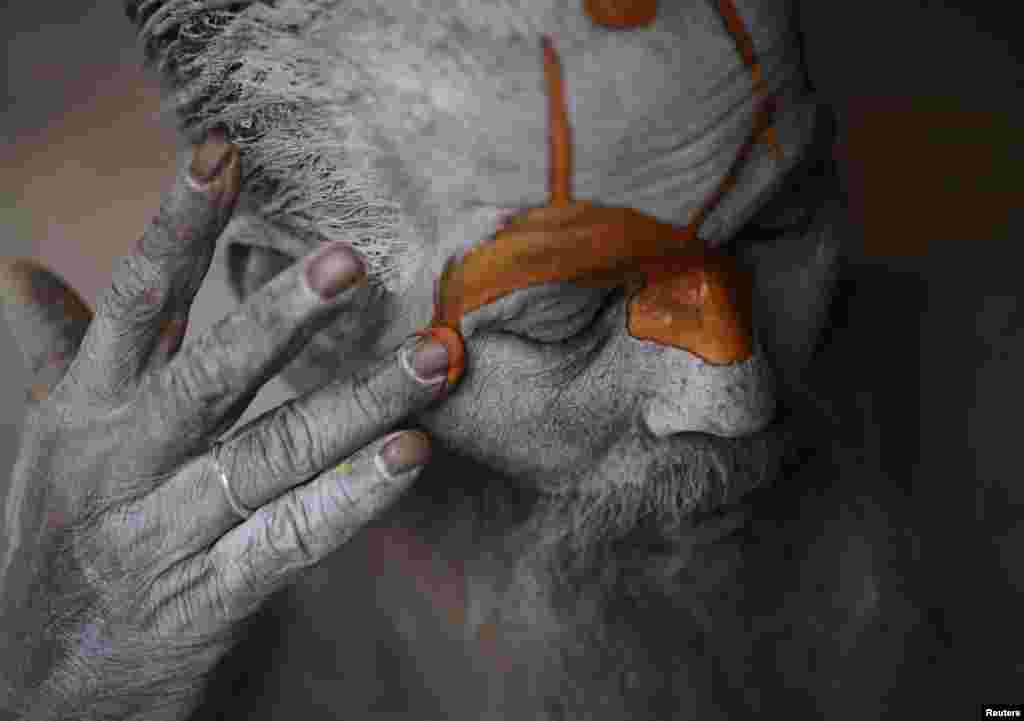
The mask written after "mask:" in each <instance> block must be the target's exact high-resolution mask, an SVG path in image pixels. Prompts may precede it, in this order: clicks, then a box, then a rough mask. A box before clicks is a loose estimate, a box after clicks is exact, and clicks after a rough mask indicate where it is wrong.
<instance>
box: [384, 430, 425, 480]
mask: <svg viewBox="0 0 1024 721" xmlns="http://www.w3.org/2000/svg"><path fill="white" fill-rule="evenodd" d="M389 438H390V440H388V441H387V442H386V443H385V444H384V448H382V449H381V451H380V453H379V454H378V455H377V460H378V461H379V463H381V464H383V469H382V470H383V471H384V472H385V474H386V475H389V476H392V477H393V476H400V475H402V474H403V473H408V472H409V471H412V470H414V469H416V468H419V467H420V466H423V465H426V464H427V462H428V461H429V460H430V441H429V439H428V438H427V437H426V435H425V434H423V433H420V432H419V431H405V432H402V433H396V434H394V435H393V436H389Z"/></svg>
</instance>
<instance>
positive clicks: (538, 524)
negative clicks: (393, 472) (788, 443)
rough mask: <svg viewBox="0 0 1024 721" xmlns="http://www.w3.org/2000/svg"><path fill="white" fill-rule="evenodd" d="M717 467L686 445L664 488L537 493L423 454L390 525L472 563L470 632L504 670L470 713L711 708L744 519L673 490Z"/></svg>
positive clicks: (494, 674)
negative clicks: (493, 642)
mask: <svg viewBox="0 0 1024 721" xmlns="http://www.w3.org/2000/svg"><path fill="white" fill-rule="evenodd" d="M716 465H717V464H716V462H715V461H713V460H712V458H711V454H710V453H709V452H708V450H707V448H701V447H699V446H698V447H696V448H695V449H694V452H693V455H692V457H691V458H688V459H681V462H680V464H679V467H678V468H674V469H673V470H672V475H671V476H669V475H668V474H666V476H665V480H664V482H663V483H656V484H648V485H642V484H637V485H629V484H622V485H616V486H611V487H608V488H607V489H606V490H604V491H602V492H600V493H581V492H570V493H564V494H557V495H548V494H543V493H538V492H536V491H534V490H529V489H524V488H523V487H522V486H521V485H519V484H517V483H515V482H514V481H512V480H510V479H506V478H497V477H495V476H494V472H493V471H489V470H488V469H485V468H483V467H481V466H477V465H476V464H474V463H472V462H470V461H465V460H464V459H462V458H454V457H451V456H445V455H443V454H437V453H435V458H434V461H433V462H432V464H431V466H430V467H428V469H427V470H426V471H425V473H424V476H423V477H422V478H421V479H420V481H419V482H418V483H417V486H416V488H415V490H414V491H413V494H412V495H411V496H410V497H408V498H407V499H406V500H403V502H402V503H401V504H400V506H399V508H398V509H397V510H396V515H397V516H398V518H397V519H396V521H395V522H396V523H397V524H399V525H402V526H406V527H409V528H415V529H416V531H417V532H418V534H419V535H420V537H421V538H423V539H424V540H426V541H427V543H428V544H429V545H431V546H433V547H435V548H440V549H441V551H440V552H441V554H442V555H444V556H447V557H450V558H454V557H462V558H465V557H466V555H467V554H466V550H467V548H468V549H477V550H476V552H475V553H474V552H472V551H471V553H472V558H471V559H469V560H467V562H466V565H465V574H466V579H465V583H466V588H467V599H466V603H467V614H468V618H467V627H468V628H467V633H468V634H469V637H471V638H472V637H473V636H474V635H476V633H477V632H478V630H479V629H480V627H481V626H483V625H485V624H486V625H490V626H491V627H492V628H493V629H494V631H493V633H494V634H495V636H496V637H497V639H498V643H499V647H500V652H501V653H502V654H503V655H504V656H505V657H506V658H509V659H510V660H511V662H512V663H511V666H510V667H508V668H504V669H500V670H499V669H498V668H495V669H493V670H492V671H490V672H489V673H488V676H489V679H488V681H487V683H486V686H487V693H486V694H484V696H483V697H482V698H481V699H480V700H479V702H480V703H481V704H483V705H484V706H485V708H484V709H474V711H473V712H472V714H479V713H484V714H486V713H492V714H495V715H496V717H497V718H531V719H532V718H537V719H584V718H588V719H603V718H630V717H633V716H634V715H635V711H636V709H651V710H652V713H657V712H656V710H661V712H660V713H658V714H657V715H656V716H655V717H659V718H660V717H664V718H668V717H671V718H689V717H690V716H691V715H695V714H696V713H697V711H698V709H700V708H702V707H704V706H705V705H706V704H707V701H708V699H707V693H708V692H707V689H709V688H710V687H711V678H712V676H713V675H714V674H715V673H716V671H715V666H716V663H717V656H718V652H717V651H715V650H714V649H711V648H705V646H706V645H709V644H710V641H709V639H711V638H714V637H717V636H719V635H722V636H723V637H728V638H730V639H737V638H740V637H741V634H739V633H731V631H736V630H737V629H738V626H741V625H742V613H740V612H739V610H738V608H737V604H738V603H739V602H740V601H741V599H742V594H741V593H739V590H740V588H741V584H740V581H739V576H738V574H739V572H740V569H741V568H742V565H743V559H742V553H741V541H740V540H739V538H738V536H739V535H740V533H741V532H742V528H743V526H744V523H745V522H746V520H747V517H748V511H747V510H746V509H745V508H744V507H742V506H732V507H728V508H717V509H712V508H705V509H703V510H699V511H697V512H696V513H694V512H693V509H692V503H687V502H686V501H685V500H683V499H680V498H679V497H678V495H677V494H676V493H675V492H674V491H675V489H677V488H700V487H714V484H713V479H711V478H709V475H710V474H714V473H716V472H718V471H717V470H716ZM487 478H490V479H491V480H490V481H489V482H483V483H482V482H481V479H487ZM456 527H461V528H463V529H464V531H463V532H461V533H460V532H456V533H453V532H452V529H453V528H456ZM744 642H745V641H744ZM410 651H411V652H413V653H416V649H414V648H410ZM736 651H737V649H736V648H735V642H732V643H731V647H730V648H729V649H728V654H730V655H731V654H734V653H735V652H736ZM426 652H427V653H430V652H431V651H430V649H427V650H426ZM722 652H723V653H725V649H723V650H722ZM705 653H706V654H707V655H706V656H705ZM739 657H740V658H744V657H745V654H740V655H739ZM423 662H424V663H429V659H424V661H423ZM736 683H739V684H741V683H742V681H741V680H737V681H736ZM730 685H734V684H730ZM461 703H465V699H462V700H461ZM446 713H448V714H449V716H448V717H451V718H462V717H463V715H464V714H465V713H466V711H465V709H464V708H460V709H446ZM472 714H470V717H472Z"/></svg>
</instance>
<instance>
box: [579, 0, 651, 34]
mask: <svg viewBox="0 0 1024 721" xmlns="http://www.w3.org/2000/svg"><path fill="white" fill-rule="evenodd" d="M583 5H584V9H585V10H586V11H587V15H588V16H589V17H590V19H591V20H593V21H594V22H595V23H597V24H598V25H603V26H604V27H606V28H615V29H618V30H625V29H629V28H638V27H643V26H644V25H650V24H651V23H652V22H654V18H655V17H656V16H657V14H658V0H586V1H585V2H584V3H583Z"/></svg>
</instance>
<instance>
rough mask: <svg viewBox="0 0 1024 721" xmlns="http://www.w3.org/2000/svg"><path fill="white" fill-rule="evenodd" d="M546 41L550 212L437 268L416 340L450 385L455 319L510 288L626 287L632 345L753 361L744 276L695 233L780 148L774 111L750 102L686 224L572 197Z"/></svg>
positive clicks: (756, 69)
mask: <svg viewBox="0 0 1024 721" xmlns="http://www.w3.org/2000/svg"><path fill="white" fill-rule="evenodd" d="M612 4H614V3H612ZM655 5H656V3H655ZM719 6H720V8H721V11H722V15H723V17H724V19H725V23H726V27H727V28H728V30H729V32H730V33H731V34H732V35H733V37H734V38H735V40H736V44H737V47H738V49H739V51H740V54H741V56H742V58H743V61H744V63H745V64H746V65H747V66H748V67H750V68H751V71H752V73H753V77H754V86H755V92H757V93H760V92H763V89H764V86H763V82H762V80H761V75H760V65H759V64H758V62H757V58H756V55H755V53H754V45H753V41H752V39H751V37H750V35H749V33H747V31H746V28H745V27H744V25H743V22H742V20H741V18H740V16H739V14H738V13H737V11H736V8H735V5H734V4H733V2H732V0H720V3H719ZM590 7H591V5H588V9H589V8H590ZM542 44H543V51H544V53H543V60H544V75H545V80H546V82H547V87H548V96H549V110H548V126H549V127H548V131H549V139H550V148H549V151H550V155H551V170H550V176H549V204H548V205H547V206H545V207H542V208H533V209H530V210H528V211H526V212H525V213H522V214H520V215H518V216H516V217H515V218H513V219H511V221H510V222H509V223H508V225H507V226H506V227H505V228H504V229H502V230H500V231H499V232H497V233H495V235H494V238H493V240H492V241H490V242H487V243H484V244H481V245H478V246H476V247H474V248H473V249H472V250H470V251H469V252H468V253H467V254H466V255H465V257H463V259H462V260H461V262H455V260H454V259H451V260H449V262H448V264H447V265H446V266H445V268H444V271H443V272H442V274H441V278H440V280H439V281H438V286H437V297H436V298H435V308H434V318H433V321H432V324H431V325H432V327H431V328H430V329H429V330H427V331H423V332H421V333H420V335H428V334H429V335H432V336H434V337H437V338H438V339H439V340H442V342H444V343H446V345H449V350H450V353H451V355H452V357H453V358H454V357H458V359H459V366H458V370H453V371H452V372H450V373H449V382H450V383H454V381H455V380H457V379H458V377H459V375H460V374H461V372H462V370H463V361H464V349H463V348H462V338H461V335H460V334H459V322H460V320H461V318H462V317H463V315H465V314H466V313H469V312H471V311H473V310H476V309H477V308H480V307H482V306H485V305H487V304H489V303H492V302H494V301H495V300H498V299H499V298H501V297H503V296H505V295H508V294H509V293H511V292H513V291H515V290H519V289H522V288H527V287H530V286H534V285H540V284H543V283H550V282H556V281H571V282H574V283H577V284H579V285H582V286H585V287H596V288H615V287H624V288H625V289H626V292H627V297H628V298H629V306H628V330H629V333H630V335H632V336H633V337H634V338H637V339H640V340H648V341H652V342H655V343H659V344H662V345H666V346H672V347H675V348H680V349H684V350H687V351H689V352H691V353H693V354H695V355H697V356H699V357H700V358H702V359H703V360H705V361H706V362H708V363H712V364H727V363H735V362H737V361H741V360H745V359H747V358H750V357H751V356H752V355H753V324H752V320H751V319H752V316H753V308H752V282H751V278H750V275H749V273H747V272H745V271H744V270H742V269H741V268H740V267H739V266H738V265H737V264H736V262H735V260H734V259H733V258H732V257H731V256H729V255H728V254H726V253H723V252H720V251H709V250H707V249H706V248H705V247H704V243H703V242H702V241H701V240H700V239H699V237H698V235H697V231H698V229H699V228H700V226H701V225H702V224H703V222H704V220H705V219H706V218H707V217H708V215H709V214H710V213H711V211H712V210H714V208H715V207H716V206H717V205H718V203H719V202H720V201H721V199H722V197H723V196H724V195H725V193H727V192H728V191H729V190H730V189H732V188H733V187H734V186H735V184H736V178H737V177H738V175H739V170H740V168H741V167H742V165H743V163H744V162H745V161H746V160H747V158H748V157H749V156H750V153H751V151H752V150H753V148H754V146H755V145H756V143H757V142H758V141H759V140H763V139H766V138H767V139H768V140H769V141H770V142H773V143H774V144H775V146H776V150H777V152H781V150H780V149H778V147H777V142H776V141H775V136H774V134H772V130H773V129H772V128H771V116H772V114H773V112H774V105H773V103H771V102H759V103H758V109H757V114H756V117H755V122H754V128H753V130H752V132H751V136H750V138H749V139H748V141H747V142H746V144H745V145H744V146H743V147H742V148H741V149H740V151H739V153H738V154H737V157H736V160H735V162H734V164H733V166H732V167H731V168H730V171H729V173H728V174H727V175H726V177H725V178H724V179H723V181H722V183H721V185H720V186H719V188H718V189H717V190H716V191H715V192H713V193H712V194H711V196H710V197H709V198H708V200H707V201H706V202H705V204H704V205H703V207H701V208H700V209H699V210H698V211H697V213H696V214H695V215H694V217H693V219H692V220H691V222H690V224H689V225H688V226H686V227H677V226H674V225H671V224H669V223H664V222H661V221H659V220H657V219H656V218H654V217H652V216H650V215H647V214H645V213H642V212H640V211H638V210H635V209H633V208H617V207H607V206H600V205H596V204H594V203H590V202H587V201H576V200H573V198H572V188H571V179H572V135H571V126H570V123H569V119H568V114H567V110H566V102H565V91H564V86H563V83H564V80H563V77H562V72H561V63H560V61H559V57H558V53H557V51H556V50H555V48H554V46H553V44H552V42H551V40H550V38H548V37H546V36H545V37H544V38H543V39H542ZM444 329H447V331H448V332H444ZM455 345H458V346H459V348H458V350H457V351H455V350H453V349H454V346H455Z"/></svg>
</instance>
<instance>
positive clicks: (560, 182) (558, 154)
mask: <svg viewBox="0 0 1024 721" xmlns="http://www.w3.org/2000/svg"><path fill="white" fill-rule="evenodd" d="M541 42H542V43H543V46H544V77H545V80H546V81H547V86H548V138H549V143H550V151H551V152H550V156H551V171H550V172H551V175H550V179H549V185H548V191H549V193H550V198H549V204H550V205H551V206H552V207H556V208H557V207H563V208H564V207H567V206H568V205H569V204H570V203H571V202H572V133H571V130H570V128H569V116H568V111H567V110H566V103H565V84H564V81H563V79H562V63H561V61H560V60H559V58H558V53H557V52H555V48H554V45H553V44H552V42H551V38H550V37H548V36H547V35H545V36H543V37H542V38H541Z"/></svg>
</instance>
